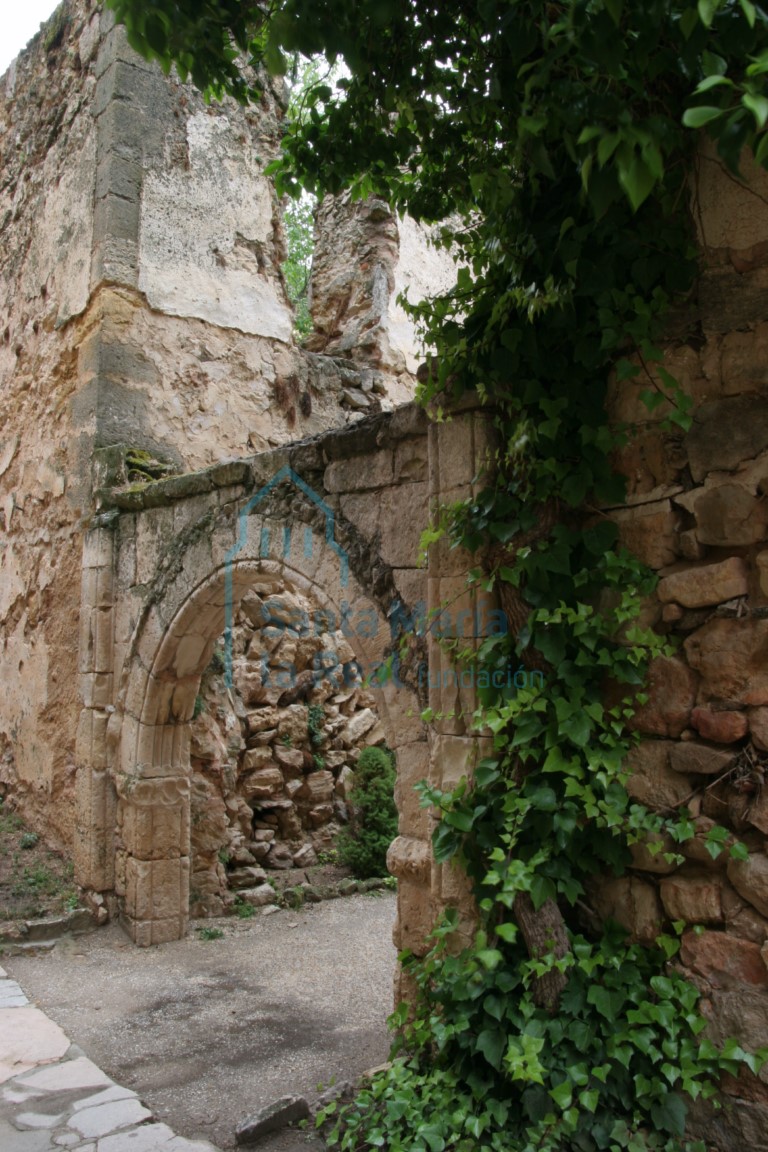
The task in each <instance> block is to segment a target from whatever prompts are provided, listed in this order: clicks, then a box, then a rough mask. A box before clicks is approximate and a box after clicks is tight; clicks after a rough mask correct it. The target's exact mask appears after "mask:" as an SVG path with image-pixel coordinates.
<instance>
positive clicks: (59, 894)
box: [0, 799, 79, 927]
mask: <svg viewBox="0 0 768 1152" xmlns="http://www.w3.org/2000/svg"><path fill="white" fill-rule="evenodd" d="M78 904H79V900H78V889H77V888H76V886H75V883H74V880H73V878H72V865H71V863H70V862H68V861H67V860H65V859H64V857H63V856H60V855H59V854H58V853H56V852H52V851H50V849H48V848H46V846H45V845H44V844H43V842H42V841H41V840H40V839H39V837H38V836H37V835H36V834H35V833H34V832H31V831H30V830H29V829H28V828H27V827H26V826H25V825H24V823H23V821H22V820H21V818H20V817H19V816H17V815H16V813H15V812H12V811H10V810H8V808H7V804H6V803H5V802H3V801H2V799H0V927H2V924H3V922H7V921H14V920H36V919H39V918H41V917H43V916H59V915H61V914H62V913H64V912H70V911H72V910H73V909H74V908H76V907H78Z"/></svg>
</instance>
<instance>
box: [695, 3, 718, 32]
mask: <svg viewBox="0 0 768 1152" xmlns="http://www.w3.org/2000/svg"><path fill="white" fill-rule="evenodd" d="M696 7H697V8H698V10H699V19H700V20H701V22H702V24H703V25H704V27H705V28H709V27H711V25H712V21H713V20H714V18H715V14H716V12H717V10H718V8H719V7H720V0H699V2H698V4H697V5H696Z"/></svg>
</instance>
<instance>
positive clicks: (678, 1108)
mask: <svg viewBox="0 0 768 1152" xmlns="http://www.w3.org/2000/svg"><path fill="white" fill-rule="evenodd" d="M651 1115H652V1116H653V1120H654V1123H655V1124H656V1126H657V1127H658V1128H661V1130H662V1132H669V1133H671V1135H673V1136H679V1137H682V1136H684V1135H685V1117H686V1115H687V1109H686V1107H685V1104H684V1103H683V1101H682V1100H681V1099H680V1097H679V1096H675V1095H673V1094H672V1093H670V1094H669V1096H666V1097H665V1098H664V1099H663V1100H662V1101H661V1102H660V1103H659V1104H656V1105H654V1107H653V1109H652V1110H651Z"/></svg>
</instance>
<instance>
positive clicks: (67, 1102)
mask: <svg viewBox="0 0 768 1152" xmlns="http://www.w3.org/2000/svg"><path fill="white" fill-rule="evenodd" d="M0 1149H2V1152H218V1149H217V1148H215V1147H214V1145H213V1144H210V1143H209V1142H208V1141H207V1140H187V1139H185V1138H184V1137H183V1136H177V1135H176V1134H175V1133H174V1132H173V1130H172V1129H171V1128H169V1127H168V1125H167V1124H159V1123H157V1122H155V1121H154V1117H153V1116H152V1113H151V1112H150V1110H149V1109H148V1108H146V1107H145V1106H144V1104H142V1102H141V1100H140V1099H139V1098H138V1096H137V1095H136V1093H135V1092H132V1091H131V1090H130V1088H123V1087H122V1086H121V1085H119V1084H115V1082H114V1081H113V1080H111V1079H110V1078H109V1076H107V1075H106V1074H105V1073H104V1072H102V1071H101V1069H100V1068H98V1067H97V1066H96V1065H95V1064H94V1063H93V1062H92V1061H90V1060H89V1059H88V1058H87V1057H86V1056H83V1054H82V1052H81V1050H80V1049H79V1048H78V1047H77V1046H76V1045H74V1044H70V1041H69V1040H68V1039H67V1037H66V1036H65V1034H64V1033H63V1032H62V1030H61V1028H59V1026H58V1024H54V1022H53V1021H52V1020H50V1019H49V1018H48V1017H47V1016H46V1015H45V1013H44V1012H41V1011H40V1009H39V1008H35V1007H34V1005H32V1004H30V1003H29V1001H28V1000H27V997H26V996H25V995H24V992H23V991H22V989H21V988H20V987H19V985H18V984H17V983H16V981H15V980H10V979H9V978H8V977H7V974H6V972H5V971H4V970H3V969H2V968H0Z"/></svg>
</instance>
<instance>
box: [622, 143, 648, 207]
mask: <svg viewBox="0 0 768 1152" xmlns="http://www.w3.org/2000/svg"><path fill="white" fill-rule="evenodd" d="M619 182H620V184H621V186H622V188H623V189H624V191H625V192H626V194H627V196H628V197H629V202H630V204H631V205H632V210H633V212H637V210H638V208H639V207H640V206H641V204H642V203H643V202H644V201H645V200H647V199H648V197H649V196H650V194H651V191H652V190H653V186H654V184H655V183H656V177H655V176H654V174H653V172H652V170H651V168H650V167H649V166H648V164H647V163H646V162H645V160H643V158H642V156H638V155H637V154H635V155H634V156H633V158H632V162H631V164H630V165H629V166H628V167H624V166H623V165H621V164H620V165H619Z"/></svg>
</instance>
